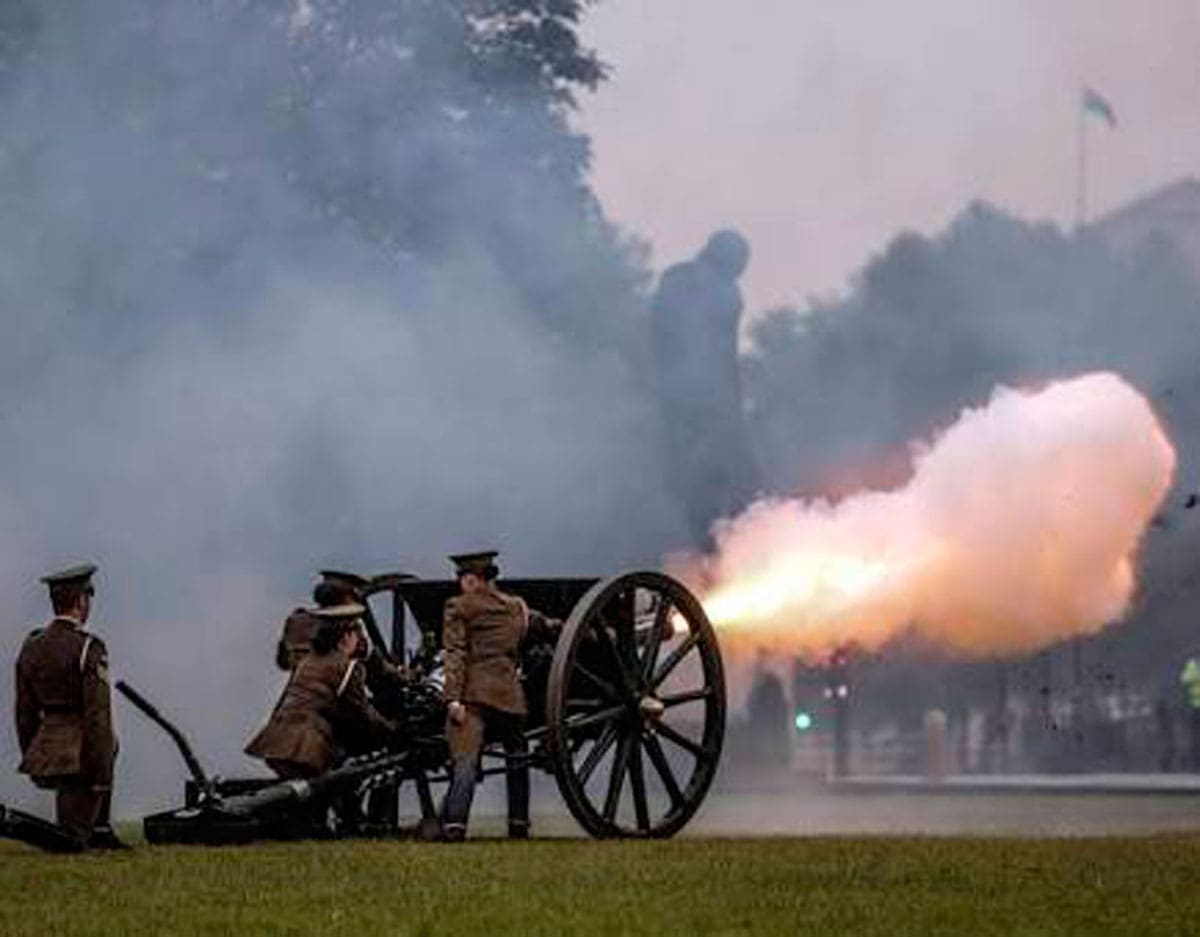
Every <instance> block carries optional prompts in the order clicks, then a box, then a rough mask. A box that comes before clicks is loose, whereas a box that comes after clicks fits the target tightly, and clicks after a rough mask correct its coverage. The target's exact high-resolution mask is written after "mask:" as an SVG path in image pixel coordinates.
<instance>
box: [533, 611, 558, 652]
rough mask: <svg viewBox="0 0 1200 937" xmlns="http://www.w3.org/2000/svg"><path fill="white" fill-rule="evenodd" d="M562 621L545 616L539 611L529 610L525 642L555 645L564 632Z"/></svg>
mask: <svg viewBox="0 0 1200 937" xmlns="http://www.w3.org/2000/svg"><path fill="white" fill-rule="evenodd" d="M562 625H563V623H562V619H561V618H551V617H550V616H549V615H543V614H542V613H541V612H539V611H538V610H537V609H534V608H531V609H529V626H528V627H527V628H526V630H525V640H526V641H534V642H537V643H539V644H554V643H555V642H556V641H557V640H558V635H559V632H561V631H562Z"/></svg>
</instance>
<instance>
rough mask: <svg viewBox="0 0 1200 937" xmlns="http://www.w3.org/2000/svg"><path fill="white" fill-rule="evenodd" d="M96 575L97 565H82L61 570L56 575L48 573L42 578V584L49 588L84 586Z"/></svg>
mask: <svg viewBox="0 0 1200 937" xmlns="http://www.w3.org/2000/svg"><path fill="white" fill-rule="evenodd" d="M94 575H96V564H95V563H80V564H79V565H78V566H71V567H68V568H67V569H60V570H59V571H58V572H56V573H47V574H46V575H45V576H43V577H42V582H44V583H45V584H46V585H48V586H52V587H53V586H68V585H84V584H86V583H87V582H88V580H90V579H91V578H92V577H93V576H94Z"/></svg>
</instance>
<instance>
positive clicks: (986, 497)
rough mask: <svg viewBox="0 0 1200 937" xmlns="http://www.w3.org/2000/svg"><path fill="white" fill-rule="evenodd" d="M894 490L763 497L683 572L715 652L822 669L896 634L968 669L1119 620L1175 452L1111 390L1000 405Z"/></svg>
mask: <svg viewBox="0 0 1200 937" xmlns="http://www.w3.org/2000/svg"><path fill="white" fill-rule="evenodd" d="M913 465H914V473H913V476H912V478H911V480H910V481H909V483H908V484H907V485H906V486H905V487H903V488H902V489H899V490H897V491H891V492H870V491H866V492H861V493H859V494H857V495H854V496H852V497H850V498H848V499H846V500H844V501H842V502H840V503H838V504H836V505H831V504H829V503H826V502H821V501H817V502H804V501H798V500H784V499H768V500H764V501H760V502H757V503H755V504H753V505H751V506H750V507H749V508H748V509H747V510H746V511H745V512H744V513H743V514H742V515H740V516H739V517H737V518H734V519H732V520H727V521H722V522H720V523H719V524H718V525H717V527H716V529H715V534H716V540H717V551H716V553H715V554H714V555H712V556H708V557H690V558H683V560H682V561H680V562H681V563H682V568H680V569H679V570H678V572H680V573H681V574H682V575H683V576H684V577H685V578H687V579H689V580H690V581H692V582H704V583H707V584H708V588H707V589H706V590H705V596H704V599H703V601H704V606H705V608H706V610H707V612H708V614H709V616H710V618H711V619H712V620H713V622H714V623H715V624H716V625H717V626H718V627H719V628H720V629H721V630H722V631H723V633H724V635H725V643H732V644H733V645H734V646H735V648H736V646H737V645H739V644H749V645H753V646H754V647H763V646H768V647H773V648H774V649H776V650H779V651H783V652H787V653H800V654H804V655H808V656H817V655H823V654H826V653H828V652H829V651H830V650H831V649H832V648H834V647H836V646H839V645H842V644H846V643H854V644H857V645H860V646H863V647H865V648H868V649H871V648H877V647H879V646H880V645H881V644H883V643H885V642H886V641H887V640H888V639H890V638H892V637H894V636H895V635H897V634H898V633H899V632H901V631H904V630H906V629H910V628H911V629H914V630H915V631H917V632H919V633H921V634H922V635H923V636H925V637H926V638H928V639H931V640H933V641H936V642H938V643H940V644H943V645H945V646H947V647H949V648H951V649H953V650H957V651H959V652H961V653H964V654H968V655H972V656H990V655H997V654H1005V653H1017V652H1025V651H1030V650H1034V649H1036V648H1039V647H1043V646H1046V645H1049V644H1052V643H1054V642H1056V641H1058V640H1061V639H1063V638H1066V637H1069V636H1072V635H1078V634H1089V633H1093V632H1095V631H1098V630H1100V629H1101V628H1103V627H1104V626H1105V625H1106V624H1108V623H1110V622H1112V621H1115V620H1117V619H1119V618H1120V617H1121V616H1122V615H1123V614H1124V613H1125V612H1126V611H1127V609H1128V606H1129V602H1130V600H1131V598H1132V595H1133V593H1134V589H1135V586H1136V577H1135V573H1134V569H1135V557H1136V552H1137V548H1138V545H1139V543H1140V541H1141V539H1142V536H1143V535H1144V533H1145V531H1146V529H1147V527H1148V525H1149V523H1150V521H1151V520H1152V519H1153V517H1154V514H1155V512H1156V511H1157V510H1158V508H1159V506H1160V505H1161V503H1162V501H1163V499H1164V497H1165V496H1166V493H1167V491H1168V489H1169V487H1170V485H1171V480H1172V477H1173V475H1174V471H1175V451H1174V449H1173V447H1172V446H1171V443H1170V441H1169V440H1168V438H1167V436H1166V434H1165V432H1164V431H1163V429H1162V427H1161V425H1160V424H1159V422H1158V419H1157V418H1156V416H1155V414H1154V412H1153V410H1152V409H1151V407H1150V404H1149V403H1148V402H1147V401H1146V399H1145V398H1144V397H1142V396H1141V395H1140V394H1139V393H1138V392H1137V391H1136V390H1135V389H1134V388H1132V387H1131V386H1130V385H1129V384H1127V383H1126V382H1125V381H1123V380H1122V379H1121V378H1120V377H1118V376H1116V375H1115V374H1110V373H1098V374H1089V375H1085V376H1082V377H1079V378H1075V379H1072V380H1067V381H1061V382H1056V383H1053V384H1050V385H1048V386H1045V387H1043V388H1040V389H1038V390H1037V391H1021V390H1011V389H1006V388H1000V389H998V390H997V391H996V392H995V393H994V394H993V396H992V399H991V400H990V401H989V402H988V403H987V404H986V405H985V406H983V407H980V408H978V409H970V410H966V411H964V412H963V414H962V415H961V416H960V418H959V419H958V421H957V422H956V423H955V424H954V425H953V426H951V427H950V428H949V429H947V430H946V431H945V432H944V433H942V434H941V435H940V436H939V437H937V438H935V439H934V440H933V441H932V442H931V443H929V444H928V445H925V446H917V447H914V449H913Z"/></svg>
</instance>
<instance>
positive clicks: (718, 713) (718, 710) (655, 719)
mask: <svg viewBox="0 0 1200 937" xmlns="http://www.w3.org/2000/svg"><path fill="white" fill-rule="evenodd" d="M502 588H503V589H504V591H505V592H508V593H510V594H513V595H517V596H520V597H521V598H523V599H524V600H525V601H526V602H527V603H528V605H529V607H530V608H531V609H533V610H535V611H536V612H539V613H541V615H534V616H532V618H533V620H534V621H533V626H532V627H531V633H530V637H529V639H528V640H527V642H526V646H525V647H524V649H523V652H522V680H523V683H524V687H525V691H526V696H527V699H528V702H529V717H528V722H527V725H526V739H527V742H528V753H527V754H524V755H506V754H505V753H504V752H503V751H502V750H500V748H499V747H498V746H493V745H487V746H486V747H485V748H484V752H483V758H482V764H481V768H480V770H481V773H482V774H483V775H485V776H487V775H495V774H501V773H503V772H504V770H505V763H506V759H510V758H527V759H528V760H529V765H530V767H532V768H536V769H540V770H543V771H545V772H547V773H550V774H553V776H554V777H555V779H556V781H557V786H558V789H559V791H560V793H561V795H562V797H563V800H564V801H565V802H566V805H567V807H568V809H569V810H570V812H571V814H572V815H573V816H574V817H575V819H576V820H577V821H578V822H579V824H580V826H582V827H583V829H584V830H586V831H587V832H588V833H589V834H590V835H592V836H595V837H668V836H672V835H673V834H675V833H676V832H678V831H679V830H680V829H682V828H683V826H684V825H685V824H686V823H687V822H688V821H689V820H690V819H691V818H692V816H693V815H694V814H695V813H696V811H697V810H698V809H699V807H700V805H701V803H702V802H703V800H704V797H705V795H706V794H707V792H708V789H709V787H710V785H711V784H712V781H713V777H714V775H715V773H716V770H717V765H718V762H719V760H720V755H721V747H722V742H723V738H724V730H725V681H724V674H723V670H722V664H721V656H720V651H719V649H718V646H717V641H716V636H715V634H714V632H713V628H712V626H711V624H710V623H709V621H708V618H707V616H706V615H705V613H704V610H703V608H702V607H701V605H700V603H699V601H697V599H696V598H695V597H694V596H693V595H692V594H691V593H690V592H689V591H688V590H687V589H686V588H685V587H684V586H683V585H682V584H681V583H680V582H678V581H677V580H675V579H673V578H671V577H670V576H667V575H664V574H662V573H659V572H654V571H635V572H629V573H624V574H621V575H618V576H614V577H612V578H609V579H603V580H596V579H506V580H504V581H503V583H502ZM456 591H457V583H456V582H454V581H448V580H421V579H417V578H415V577H412V576H408V575H405V574H398V573H397V574H387V575H383V576H377V577H374V578H373V579H371V580H370V581H369V583H368V585H367V587H366V588H365V589H364V599H365V601H364V604H365V605H366V606H367V609H368V611H367V615H366V620H365V622H364V623H365V625H366V628H367V632H368V635H369V637H370V639H371V641H372V643H373V644H374V645H375V647H376V648H378V649H383V648H386V649H387V653H388V655H389V657H390V658H391V659H392V660H393V661H395V662H403V663H405V664H407V665H408V667H409V670H410V673H411V675H412V676H411V679H410V680H409V681H408V682H406V683H404V684H400V685H398V686H397V687H396V689H395V690H394V691H390V692H388V693H386V694H382V695H377V697H376V699H375V705H376V706H377V708H379V709H380V711H382V712H384V713H385V714H386V715H388V716H390V717H392V718H393V719H395V720H397V721H398V722H399V723H400V725H401V726H402V732H401V733H400V734H399V735H398V736H397V737H396V739H395V740H394V742H393V743H392V744H390V745H389V746H388V748H387V749H386V750H383V751H379V752H375V753H371V754H368V755H362V756H359V757H356V758H352V759H349V760H348V761H346V762H344V763H343V764H342V765H340V766H339V767H337V768H336V769H334V770H332V771H330V772H328V773H327V774H325V775H322V776H319V777H316V778H313V779H311V780H309V781H287V782H284V781H279V780H278V779H273V778H272V779H265V778H255V779H224V780H223V779H210V778H209V777H207V776H206V775H205V773H204V771H203V769H202V768H201V767H200V764H199V762H198V761H197V759H196V758H195V756H194V755H193V754H192V752H191V749H190V747H188V745H187V742H186V740H185V739H184V738H183V736H182V734H181V733H179V732H178V730H177V729H175V727H174V726H172V725H171V724H170V723H169V722H168V721H167V720H166V719H165V718H163V717H162V716H161V715H160V714H159V713H158V712H157V711H156V710H155V709H154V707H153V706H152V705H150V704H149V702H148V701H146V700H145V699H144V698H142V697H141V696H140V695H139V694H138V693H137V692H136V691H133V690H132V689H131V688H130V687H128V686H127V685H125V684H118V689H119V690H121V692H123V693H125V695H126V696H127V697H128V698H129V699H130V701H131V702H133V703H134V705H136V706H137V707H138V708H139V709H141V710H142V712H143V713H145V714H146V715H147V716H148V717H149V718H151V719H152V720H154V721H155V722H157V723H158V724H159V725H160V726H161V727H163V728H164V729H165V730H166V731H167V732H168V733H169V734H170V735H171V736H172V738H173V740H174V741H175V742H176V744H177V746H178V747H179V749H180V752H181V753H182V755H183V757H184V760H185V762H186V763H187V765H188V768H189V771H190V773H191V775H192V779H191V781H189V782H188V784H187V787H186V792H185V806H184V807H182V808H179V809H175V810H170V811H167V812H165V813H159V814H155V815H153V816H150V817H147V818H146V819H145V832H146V838H147V839H148V840H149V841H151V842H189V843H227V842H245V841H248V840H253V839H261V838H294V837H300V836H313V835H338V834H339V833H341V832H344V831H343V830H341V829H339V827H338V825H337V819H336V818H337V811H336V809H331V808H336V805H337V804H338V803H339V801H342V802H344V800H345V799H346V798H354V797H357V798H361V797H363V796H365V795H366V794H367V793H368V792H369V791H371V790H376V791H379V790H381V789H382V790H391V791H393V792H394V791H395V789H396V788H397V787H398V786H399V785H402V784H403V783H405V782H410V783H411V784H412V785H413V786H414V788H415V790H416V792H417V796H418V799H419V803H420V807H421V812H422V816H423V824H425V825H426V827H427V828H428V825H430V824H436V815H435V808H434V798H433V794H432V790H431V788H432V785H436V784H439V783H443V782H445V781H446V780H447V776H446V770H445V765H446V762H447V746H446V739H445V734H444V728H445V706H444V703H443V701H442V695H441V683H440V656H441V648H440V644H441V624H442V609H443V606H444V604H445V602H446V600H447V599H448V598H450V597H451V596H452V595H454V594H455V592H456ZM543 616H544V618H543ZM388 617H390V619H391V620H390V632H391V633H390V635H388V636H387V638H385V635H384V630H385V628H386V627H387V625H388V624H389V622H387V621H386V620H384V619H386V618H388ZM410 644H411V645H412V646H410ZM392 796H393V803H394V799H395V795H394V794H393V795H392ZM395 815H396V814H395V813H393V814H392V817H393V821H394V818H395ZM377 832H390V833H396V832H399V830H398V828H393V829H390V830H385V831H377Z"/></svg>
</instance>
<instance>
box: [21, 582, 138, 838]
mask: <svg viewBox="0 0 1200 937" xmlns="http://www.w3.org/2000/svg"><path fill="white" fill-rule="evenodd" d="M95 572H96V567H95V566H94V565H92V564H90V563H88V564H86V565H83V566H75V567H72V568H71V569H65V570H62V571H61V572H57V573H52V574H51V575H49V576H44V577H43V578H42V582H44V583H45V584H46V585H47V586H48V587H49V590H50V604H51V606H52V607H53V609H54V619H53V620H52V621H51V622H50V624H48V625H47V626H46V627H44V628H39V629H37V630H36V631H34V632H33V633H31V634H30V635H29V637H28V638H26V639H25V643H24V645H23V646H22V647H21V653H20V656H18V658H17V705H16V720H17V739H18V741H19V742H20V746H21V755H22V758H21V766H20V771H21V772H22V773H24V774H28V775H29V776H30V777H31V778H32V779H33V782H34V783H35V784H36V785H37V786H38V787H42V788H48V789H52V790H54V791H55V810H56V814H57V818H58V823H59V825H60V826H62V827H63V828H64V829H65V830H67V831H68V833H70V835H71V836H72V837H74V838H75V840H76V841H77V842H78V843H79V845H80V846H81V847H89V848H92V849H126V848H128V847H127V846H126V845H125V844H124V843H122V842H121V841H120V840H119V839H118V838H117V836H116V834H115V833H114V832H113V829H112V826H111V825H110V819H109V812H110V809H111V804H112V779H113V762H114V760H115V758H116V748H117V746H116V739H115V737H114V735H113V730H112V711H111V703H110V698H109V687H108V651H107V649H106V648H105V646H104V642H103V641H101V640H100V638H98V637H96V636H95V635H90V634H88V633H87V632H86V631H85V630H84V626H85V625H86V624H87V620H88V617H89V615H90V613H91V608H92V596H93V595H94V594H95V590H94V589H93V587H92V576H93V575H94V574H95Z"/></svg>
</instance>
